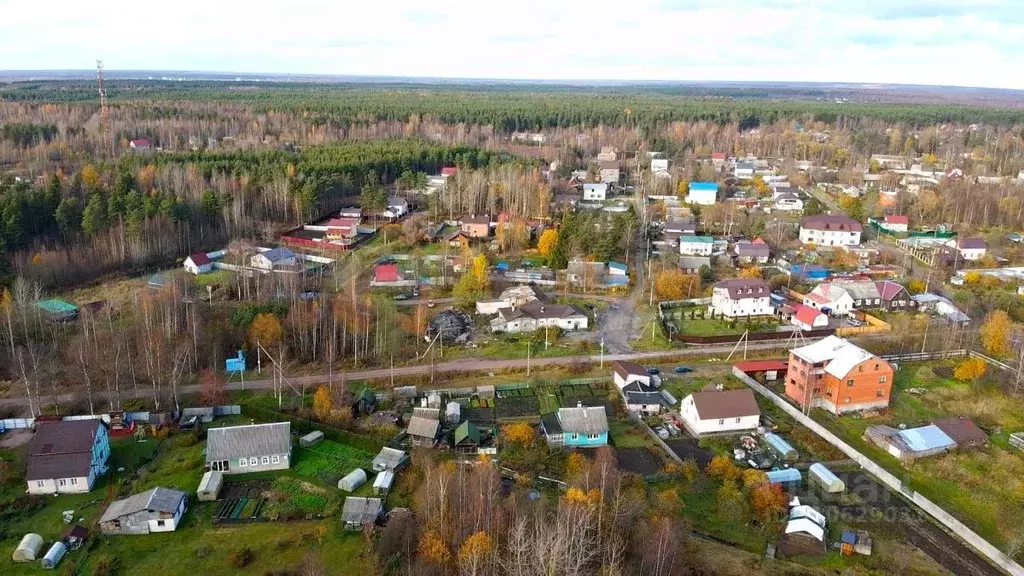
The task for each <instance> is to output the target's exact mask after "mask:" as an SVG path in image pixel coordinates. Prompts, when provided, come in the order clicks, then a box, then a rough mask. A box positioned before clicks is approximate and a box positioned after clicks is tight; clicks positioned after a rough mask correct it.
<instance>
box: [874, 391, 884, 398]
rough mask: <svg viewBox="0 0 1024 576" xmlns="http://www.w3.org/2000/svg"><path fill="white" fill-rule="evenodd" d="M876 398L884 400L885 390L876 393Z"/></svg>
mask: <svg viewBox="0 0 1024 576" xmlns="http://www.w3.org/2000/svg"><path fill="white" fill-rule="evenodd" d="M875 396H877V397H878V398H884V397H885V390H879V391H878V392H876V393H875Z"/></svg>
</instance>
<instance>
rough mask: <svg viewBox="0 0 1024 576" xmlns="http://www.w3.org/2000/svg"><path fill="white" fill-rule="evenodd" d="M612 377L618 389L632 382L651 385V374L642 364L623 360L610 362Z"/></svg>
mask: <svg viewBox="0 0 1024 576" xmlns="http://www.w3.org/2000/svg"><path fill="white" fill-rule="evenodd" d="M612 378H613V379H614V380H615V385H616V386H617V387H618V388H619V390H622V389H623V388H625V387H626V386H627V385H628V384H631V383H633V382H639V383H640V384H643V385H644V386H650V385H651V375H650V374H649V373H648V372H647V370H646V369H645V368H644V367H643V366H641V365H639V364H637V363H635V362H627V361H625V360H619V361H618V362H616V363H615V364H612Z"/></svg>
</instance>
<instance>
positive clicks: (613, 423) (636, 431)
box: [608, 416, 655, 448]
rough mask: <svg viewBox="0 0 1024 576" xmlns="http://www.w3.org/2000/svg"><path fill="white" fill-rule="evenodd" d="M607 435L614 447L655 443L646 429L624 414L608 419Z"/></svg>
mask: <svg viewBox="0 0 1024 576" xmlns="http://www.w3.org/2000/svg"><path fill="white" fill-rule="evenodd" d="M608 435H609V436H610V437H611V443H612V444H614V445H615V447H616V448H647V447H653V446H654V445H655V444H654V440H653V439H652V438H651V437H650V436H649V435H648V434H647V432H646V431H644V430H642V429H640V427H638V426H637V425H636V424H634V423H633V422H632V421H631V420H629V419H628V418H626V417H625V416H623V417H622V418H609V419H608Z"/></svg>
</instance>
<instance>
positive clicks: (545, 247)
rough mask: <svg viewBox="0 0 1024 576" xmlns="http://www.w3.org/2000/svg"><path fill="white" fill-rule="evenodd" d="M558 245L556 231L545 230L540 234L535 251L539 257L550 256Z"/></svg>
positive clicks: (551, 229)
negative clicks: (538, 253)
mask: <svg viewBox="0 0 1024 576" xmlns="http://www.w3.org/2000/svg"><path fill="white" fill-rule="evenodd" d="M557 244H558V230H555V229H554V228H547V229H545V230H544V232H541V235H540V240H538V241H537V251H538V252H540V255H541V256H550V255H551V253H552V252H554V250H555V246H556V245H557Z"/></svg>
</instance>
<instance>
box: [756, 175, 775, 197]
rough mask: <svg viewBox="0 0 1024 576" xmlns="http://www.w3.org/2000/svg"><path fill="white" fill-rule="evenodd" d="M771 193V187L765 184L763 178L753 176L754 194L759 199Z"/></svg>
mask: <svg viewBox="0 0 1024 576" xmlns="http://www.w3.org/2000/svg"><path fill="white" fill-rule="evenodd" d="M771 192H772V189H771V187H769V186H768V184H766V183H765V181H764V178H762V177H761V175H760V174H758V175H756V176H754V193H755V194H757V196H758V197H759V198H760V197H764V196H767V195H769V194H771Z"/></svg>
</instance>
